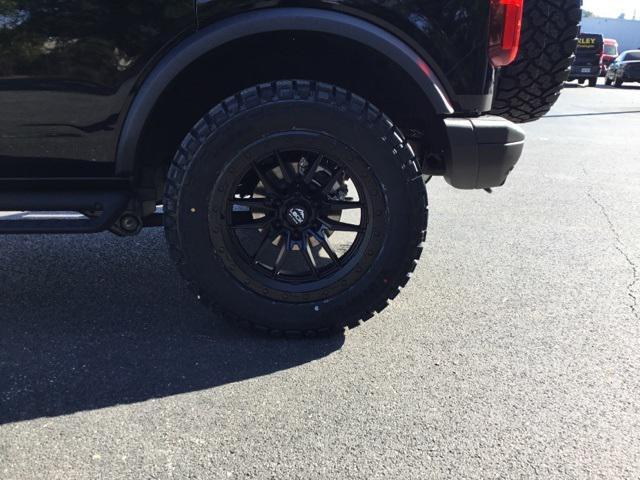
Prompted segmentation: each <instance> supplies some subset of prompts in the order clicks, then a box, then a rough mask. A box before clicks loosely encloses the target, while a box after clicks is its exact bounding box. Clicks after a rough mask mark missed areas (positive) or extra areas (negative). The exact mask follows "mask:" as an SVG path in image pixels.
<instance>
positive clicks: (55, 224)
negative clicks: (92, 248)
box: [0, 190, 132, 234]
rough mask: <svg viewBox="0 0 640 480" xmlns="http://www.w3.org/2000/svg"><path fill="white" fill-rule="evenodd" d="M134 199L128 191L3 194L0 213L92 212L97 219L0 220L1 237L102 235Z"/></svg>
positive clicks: (14, 192) (18, 192)
mask: <svg viewBox="0 0 640 480" xmlns="http://www.w3.org/2000/svg"><path fill="white" fill-rule="evenodd" d="M131 196H132V195H131V193H130V192H127V191H62V190H60V191H58V190H56V191H33V190H31V191H23V192H21V191H3V192H0V212H11V211H21V212H24V211H28V212H56V211H58V212H92V213H94V214H95V216H94V215H91V216H90V217H84V218H60V219H51V218H45V219H32V220H10V219H3V218H2V217H1V216H0V234H7V233H9V234H12V233H97V232H102V231H104V230H108V229H109V228H111V227H112V226H113V225H114V223H115V222H116V221H117V220H118V218H119V217H120V215H121V214H122V213H123V212H124V211H125V210H126V208H127V205H128V203H129V200H130V199H131Z"/></svg>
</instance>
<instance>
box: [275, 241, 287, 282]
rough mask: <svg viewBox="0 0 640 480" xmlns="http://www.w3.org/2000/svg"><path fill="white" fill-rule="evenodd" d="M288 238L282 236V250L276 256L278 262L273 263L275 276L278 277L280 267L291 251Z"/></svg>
mask: <svg viewBox="0 0 640 480" xmlns="http://www.w3.org/2000/svg"><path fill="white" fill-rule="evenodd" d="M287 243H288V241H287V239H285V238H284V236H282V245H281V246H280V251H279V252H278V256H277V257H276V263H275V264H274V265H273V276H274V277H277V276H278V274H279V273H280V269H281V268H282V265H283V264H284V261H285V259H286V257H287V253H289V246H288V245H287Z"/></svg>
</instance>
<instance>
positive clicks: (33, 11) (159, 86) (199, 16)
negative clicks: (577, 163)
mask: <svg viewBox="0 0 640 480" xmlns="http://www.w3.org/2000/svg"><path fill="white" fill-rule="evenodd" d="M20 3H21V2H16V8H15V9H14V10H13V11H5V12H0V15H2V17H3V18H4V20H3V26H2V29H1V30H0V35H1V37H0V41H1V42H2V45H3V54H2V59H0V82H1V83H0V111H2V112H3V115H2V117H1V119H0V122H1V123H0V132H2V140H1V141H0V177H2V178H20V177H27V178H34V177H39V178H40V177H41V178H43V179H47V178H67V177H71V178H75V177H102V178H109V177H111V178H114V177H115V178H128V177H130V176H131V175H134V174H137V173H139V172H136V167H137V166H139V163H138V162H139V161H140V160H141V158H142V157H143V156H144V155H145V154H144V153H143V152H142V151H141V150H143V149H144V148H145V147H146V145H145V144H144V142H145V131H144V130H145V127H150V125H149V124H150V123H154V125H153V127H156V128H158V129H164V128H166V127H167V125H166V124H164V123H163V119H162V118H160V116H163V115H164V116H170V117H173V118H171V123H173V124H174V125H175V123H174V122H176V120H177V121H178V122H180V123H182V122H184V123H182V125H180V126H178V125H176V128H175V132H176V133H175V134H173V135H171V136H172V137H173V138H171V141H172V142H173V143H172V144H168V143H169V139H167V141H166V142H165V145H163V147H166V149H167V151H166V152H164V153H165V154H169V155H170V156H172V155H173V152H175V149H176V148H177V145H178V144H179V142H180V141H181V140H182V138H183V137H184V134H185V133H186V132H187V131H188V129H189V128H190V127H191V126H192V125H193V124H194V123H195V121H196V120H197V119H199V118H200V117H201V116H202V115H203V114H204V113H205V111H206V110H208V108H210V107H211V106H212V105H214V104H215V103H217V102H219V101H221V100H222V99H224V98H226V97H227V96H229V95H232V94H234V93H236V92H237V91H240V90H242V89H243V88H246V87H250V86H252V85H255V84H258V83H261V82H264V81H271V80H273V79H274V78H314V79H318V80H324V81H327V82H330V83H334V84H340V85H343V86H345V87H346V88H349V89H350V90H354V91H356V90H362V86H363V85H365V84H367V85H366V90H367V91H365V92H362V93H363V94H364V95H366V96H367V98H374V100H377V102H375V103H377V104H378V105H386V104H390V105H391V104H394V106H391V107H390V109H391V110H393V112H394V113H395V111H396V110H399V109H402V111H401V112H398V113H397V115H395V116H396V117H400V116H402V117H404V118H406V119H407V121H411V119H412V118H413V119H415V120H417V121H418V122H421V121H422V123H423V124H424V119H425V118H426V117H427V116H428V115H431V114H432V113H436V114H438V115H443V116H444V115H451V114H454V113H457V114H460V113H462V114H464V113H467V114H471V115H477V113H479V112H486V111H488V110H490V109H491V99H492V95H491V94H492V87H493V80H494V79H493V76H494V72H493V68H492V67H491V66H490V63H489V60H488V54H487V48H486V46H487V43H488V34H489V33H488V24H489V20H488V15H489V3H488V2H477V1H475V0H456V1H453V2H433V1H430V2H415V1H399V2H392V4H390V3H389V2H384V1H371V0H366V1H365V0H359V1H358V0H352V1H340V2H334V1H331V2H329V1H316V2H313V1H312V2H308V1H307V2H304V1H301V2H282V1H271V2H262V1H260V2H258V1H241V2H238V1H221V0H212V1H199V2H197V5H196V6H195V8H194V3H193V2H192V1H191V0H169V1H164V0H163V1H147V0H144V1H143V0H135V1H130V2H107V1H104V0H93V1H90V2H79V1H69V2H59V1H52V0H51V1H47V0H40V1H32V2H24V3H25V5H24V6H26V7H29V6H30V7H31V8H30V9H22V8H20ZM9 4H11V2H9ZM285 5H287V6H286V7H285ZM291 5H296V7H291ZM301 6H304V7H306V8H300V7H301ZM264 7H272V8H264ZM216 56H217V57H218V58H215V57H216ZM390 65H392V67H391V68H390ZM198 68H200V69H201V70H203V71H206V75H207V78H206V83H207V85H203V84H202V81H201V80H200V79H198V78H197V77H198V76H199V75H204V73H203V72H198V71H197V70H198ZM185 70H186V71H185ZM323 70H324V71H323ZM180 74H182V76H180ZM274 75H276V76H275V77H274ZM187 77H188V78H187ZM340 77H341V78H340ZM203 80H204V79H203ZM180 81H182V82H183V83H182V85H180V86H175V83H176V82H180ZM398 81H400V82H401V83H398ZM403 82H413V84H412V85H410V86H408V88H409V91H400V88H399V85H402V83H403ZM182 88H185V89H187V91H186V92H184V91H181V89H182ZM172 89H173V90H172ZM377 92H380V93H377ZM409 93H410V94H411V96H409V95H408V94H409ZM185 94H186V95H189V96H190V98H193V97H195V96H198V97H201V101H200V102H198V103H200V104H199V105H198V106H195V105H190V106H189V108H187V107H185V106H183V105H182V106H180V107H178V110H184V111H176V106H175V105H170V106H168V107H165V108H166V110H165V111H162V112H159V111H158V109H159V108H161V107H162V106H163V104H162V102H163V101H164V102H166V101H167V98H168V97H169V96H170V95H185ZM380 94H382V95H384V96H385V98H377V97H378V96H379V95H380ZM364 95H363V96H364ZM168 101H169V102H171V99H169V100H168ZM182 101H183V102H185V103H189V102H190V99H187V98H183V99H182ZM396 103H397V104H398V105H397V106H395V104H396ZM197 107H200V109H198V108H197ZM154 109H156V111H155V112H153V110H154ZM186 110H190V111H188V112H187V111H186ZM421 110H422V111H421ZM385 111H388V109H385ZM154 114H155V116H154ZM174 115H175V116H174ZM176 116H178V118H176ZM180 117H183V118H184V120H183V119H182V118H180ZM421 117H422V118H421ZM156 118H157V121H156ZM155 123H163V124H162V125H157V126H156V125H155ZM414 126H416V127H420V125H418V124H416V125H414ZM153 135H155V132H154V133H153ZM169 152H171V153H169ZM154 153H155V152H154ZM165 160H167V159H166V158H165ZM498 180H500V179H498ZM498 180H496V181H498Z"/></svg>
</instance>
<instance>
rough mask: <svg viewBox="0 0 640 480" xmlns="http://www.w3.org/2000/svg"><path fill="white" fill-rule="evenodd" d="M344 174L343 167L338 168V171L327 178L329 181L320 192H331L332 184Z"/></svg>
mask: <svg viewBox="0 0 640 480" xmlns="http://www.w3.org/2000/svg"><path fill="white" fill-rule="evenodd" d="M343 176H344V170H343V169H341V168H340V169H338V171H337V172H336V173H334V174H333V176H332V177H331V178H330V179H329V181H328V182H327V184H326V185H325V186H324V188H323V189H322V193H324V194H325V195H326V194H328V193H331V191H332V190H333V186H334V185H335V184H336V182H338V181H339V180H340V179H341V178H342V177H343Z"/></svg>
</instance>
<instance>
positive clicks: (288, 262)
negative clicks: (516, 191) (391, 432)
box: [0, 0, 580, 332]
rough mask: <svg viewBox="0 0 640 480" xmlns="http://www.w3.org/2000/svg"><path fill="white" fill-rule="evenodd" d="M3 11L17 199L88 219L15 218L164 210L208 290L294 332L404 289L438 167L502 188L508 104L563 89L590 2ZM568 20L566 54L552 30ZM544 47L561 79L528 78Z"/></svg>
mask: <svg viewBox="0 0 640 480" xmlns="http://www.w3.org/2000/svg"><path fill="white" fill-rule="evenodd" d="M547 3H548V5H547ZM543 4H544V5H543ZM0 8H1V9H2V10H0V45H1V46H2V55H1V56H0V111H1V112H2V115H1V116H0V211H10V210H19V211H27V210H37V211H60V210H62V211H71V212H80V213H82V218H69V219H62V220H61V219H47V218H44V219H43V218H39V219H37V220H27V219H19V220H11V221H9V220H3V218H2V217H0V233H81V232H98V231H103V230H111V231H112V232H114V233H117V234H119V235H132V234H137V233H139V231H140V229H141V228H142V227H143V226H159V225H161V224H164V226H165V229H166V231H167V239H168V241H169V244H170V247H171V251H172V254H173V256H174V258H175V259H176V261H177V262H178V265H179V267H180V270H181V272H182V273H183V275H185V277H186V278H187V279H188V281H189V283H190V284H191V285H193V287H194V290H196V292H197V294H198V296H199V298H202V299H203V301H206V302H208V303H211V304H213V305H214V306H215V307H217V308H218V309H220V310H222V311H223V312H225V313H226V314H227V316H228V317H230V318H235V319H238V320H241V321H242V322H244V323H249V324H252V325H255V326H258V327H261V328H266V329H269V330H271V331H275V332H285V331H286V332H291V331H298V332H318V331H324V330H327V329H330V328H332V327H335V326H344V325H354V324H355V323H357V322H358V321H360V320H361V319H366V318H368V317H369V316H371V314H372V313H373V312H375V311H379V310H380V309H382V308H383V307H384V305H386V302H387V300H388V299H389V298H392V297H393V296H395V295H396V294H397V291H398V289H399V288H400V287H401V286H402V285H404V283H406V280H407V277H408V272H410V271H411V270H412V269H413V268H414V265H415V260H416V259H417V257H418V256H419V254H420V251H421V246H420V245H421V242H422V240H423V239H424V233H425V230H426V212H427V209H426V193H425V189H424V183H423V182H422V178H421V175H426V176H433V175H442V176H444V177H445V178H446V180H447V181H448V182H449V183H450V184H451V185H453V186H455V187H458V188H490V187H495V186H499V185H502V184H503V183H504V181H505V179H506V177H507V175H508V173H509V172H510V171H511V169H512V168H513V166H514V165H515V163H516V162H517V160H518V158H519V156H520V153H521V151H522V148H523V142H524V135H523V133H522V131H521V130H520V129H519V128H518V127H517V126H515V125H514V124H513V123H512V122H511V121H510V120H514V121H528V120H534V119H536V118H538V117H539V116H541V115H542V114H544V112H546V111H547V110H548V109H549V108H550V106H551V105H552V104H553V102H554V101H555V99H556V98H557V95H558V93H559V90H560V85H561V84H562V81H563V80H564V79H566V74H567V73H568V67H569V65H570V62H571V52H572V50H573V48H574V46H575V36H576V33H577V23H578V22H579V18H580V9H579V6H578V0H558V1H555V2H546V1H543V0H529V5H526V4H525V8H524V20H523V4H522V0H509V1H506V0H449V1H436V0H429V1H427V0H423V1H420V0H396V1H392V2H389V1H386V0H339V1H336V0H299V1H284V0H268V1H257V0H241V1H235V0H234V1H231V0H197V1H195V2H194V1H192V0H132V1H106V0H83V1H79V0H69V1H64V2H61V1H58V0H25V1H8V2H2V4H1V6H0ZM550 15H553V16H554V17H553V18H555V19H556V22H555V24H556V25H560V27H559V28H560V30H558V31H556V32H550V35H552V36H553V38H554V39H555V40H553V41H557V42H562V43H561V45H562V46H561V48H558V49H555V50H554V51H555V52H556V55H557V56H556V57H555V58H550V57H548V56H547V57H545V56H544V55H546V54H541V49H542V48H543V45H545V44H546V43H548V41H549V40H548V39H545V38H543V37H541V36H540V34H539V32H538V31H537V30H535V27H534V25H535V24H536V23H539V22H540V21H541V19H542V21H544V18H546V17H545V16H550ZM522 22H523V23H522ZM528 25H529V26H528ZM521 29H522V30H523V33H522V35H523V38H524V39H525V41H526V45H527V47H526V48H523V49H522V52H521V54H520V56H519V57H518V59H517V60H516V62H515V63H514V64H513V65H511V66H509V67H507V65H509V64H510V63H511V62H513V61H514V59H515V55H516V53H517V51H518V46H519V39H520V32H521ZM541 58H542V59H543V60H545V61H546V65H552V68H553V72H552V73H550V74H549V75H547V76H545V77H544V80H540V81H544V82H547V83H546V84H544V85H543V87H544V88H539V86H540V85H539V84H538V83H537V82H538V81H539V80H537V79H536V80H533V81H530V82H527V84H526V85H524V86H522V85H519V84H518V81H519V80H517V79H523V78H524V76H523V74H526V73H527V72H528V71H529V67H530V66H531V65H532V64H533V63H535V62H537V61H538V60H539V59H541ZM501 67H502V68H501ZM509 69H511V70H509ZM536 71H539V67H538V68H537V70H536ZM528 88H531V89H534V90H535V91H537V92H542V93H537V94H532V93H530V92H529V91H528V90H527V89H528ZM532 91H533V90H532ZM492 109H493V111H494V113H497V114H499V115H500V116H495V115H488V113H490V112H491V111H492ZM382 112H384V113H382ZM161 205H163V207H164V213H163V212H162V210H160V209H158V206H161ZM349 212H351V213H357V217H358V218H359V220H358V218H356V219H355V220H353V221H352V222H351V223H348V222H346V221H345V218H347V217H348V215H347V213H349ZM339 234H352V235H353V236H354V239H353V241H352V242H351V243H349V245H348V246H346V247H344V248H343V250H344V251H343V252H342V251H341V252H338V249H336V248H335V247H333V246H332V245H330V243H331V241H333V239H335V238H337V237H338V236H339ZM252 235H253V236H255V238H251V237H252ZM252 243H253V244H255V245H253V247H250V246H248V245H249V244H252ZM256 249H257V251H256ZM251 250H253V251H251ZM267 251H268V252H267ZM291 257H295V258H291ZM256 312H260V313H256ZM301 319H303V320H301Z"/></svg>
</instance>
